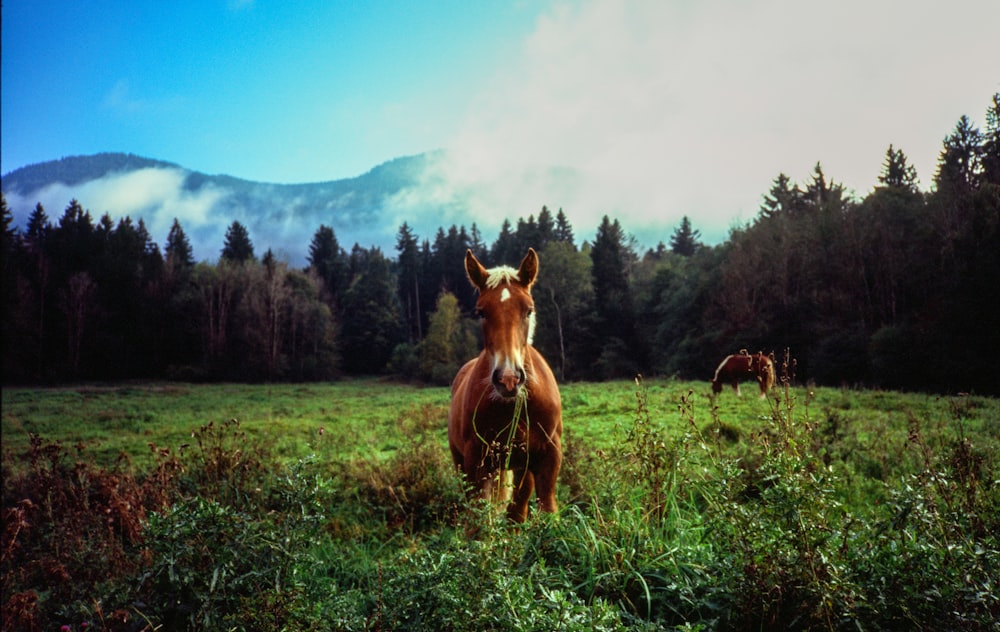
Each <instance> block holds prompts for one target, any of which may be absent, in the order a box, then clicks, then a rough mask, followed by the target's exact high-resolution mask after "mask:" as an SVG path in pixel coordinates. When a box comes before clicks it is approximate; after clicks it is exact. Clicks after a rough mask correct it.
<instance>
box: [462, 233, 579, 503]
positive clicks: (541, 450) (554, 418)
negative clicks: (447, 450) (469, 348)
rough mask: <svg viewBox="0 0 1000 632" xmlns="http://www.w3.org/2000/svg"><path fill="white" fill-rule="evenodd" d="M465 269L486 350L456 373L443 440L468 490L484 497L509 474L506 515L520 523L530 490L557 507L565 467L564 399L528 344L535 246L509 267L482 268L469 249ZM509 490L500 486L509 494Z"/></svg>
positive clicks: (540, 500)
mask: <svg viewBox="0 0 1000 632" xmlns="http://www.w3.org/2000/svg"><path fill="white" fill-rule="evenodd" d="M465 270H466V272H467V273H468V275H469V280H470V281H471V282H472V285H474V286H475V287H476V289H478V290H479V299H478V300H477V301H476V313H477V314H478V315H479V317H480V321H481V323H482V328H483V347H484V348H483V350H482V352H481V353H480V354H479V357H477V358H475V359H474V360H470V361H469V362H468V363H466V364H465V366H463V367H462V368H461V369H459V371H458V374H457V375H456V376H455V380H454V381H453V382H452V385H451V410H450V411H449V413H448V444H449V446H450V447H451V454H452V458H454V460H455V465H456V467H458V468H459V469H460V470H462V472H463V473H464V474H465V478H466V480H467V481H468V483H469V485H470V486H471V487H472V493H473V495H476V496H478V497H480V498H483V499H489V498H491V497H493V495H494V487H495V486H496V485H497V481H498V478H500V474H501V473H503V472H505V471H506V470H512V471H513V499H512V500H511V502H510V504H509V505H508V507H507V515H508V516H509V517H510V518H511V519H512V520H514V521H516V522H523V521H524V520H525V518H526V517H527V515H528V501H529V500H530V498H531V492H532V490H535V492H536V496H537V499H538V508H539V509H540V510H541V511H547V512H554V511H556V479H557V478H558V477H559V468H560V466H561V465H562V403H561V400H560V398H559V386H558V384H556V379H555V376H554V375H553V374H552V369H550V368H549V365H548V363H547V362H545V358H543V357H542V354H540V353H539V352H538V350H536V349H535V348H534V347H533V346H531V339H532V334H533V333H534V329H535V304H534V301H533V300H532V298H531V286H532V284H534V282H535V278H536V277H537V276H538V255H537V254H535V251H534V250H533V249H530V248H529V249H528V254H527V255H525V257H524V259H523V260H522V261H521V266H520V267H519V268H518V269H517V270H514V269H513V268H509V267H506V266H503V267H499V268H493V269H491V270H487V269H485V268H484V267H483V265H482V264H481V263H479V260H478V259H476V257H475V256H474V255H473V254H472V251H471V250H470V251H468V252H466V254H465ZM509 491H510V490H509V489H507V490H504V489H503V488H501V489H499V490H498V492H499V493H498V494H497V497H498V498H502V499H506V498H508V497H509V496H508V495H509Z"/></svg>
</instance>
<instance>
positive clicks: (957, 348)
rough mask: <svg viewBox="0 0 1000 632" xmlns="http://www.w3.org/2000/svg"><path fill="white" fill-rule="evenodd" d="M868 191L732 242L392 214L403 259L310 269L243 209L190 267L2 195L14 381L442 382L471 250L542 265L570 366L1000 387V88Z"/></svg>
mask: <svg viewBox="0 0 1000 632" xmlns="http://www.w3.org/2000/svg"><path fill="white" fill-rule="evenodd" d="M878 183H879V184H878V185H877V186H875V187H874V188H873V190H872V191H870V192H868V193H867V194H866V195H865V196H864V197H863V198H860V199H859V198H857V197H856V196H855V195H854V194H851V193H850V192H848V191H847V190H845V188H844V187H843V186H842V185H841V184H839V183H837V182H836V181H835V180H834V179H833V178H830V177H828V176H827V174H825V173H824V171H823V168H822V166H821V164H820V163H817V164H816V165H815V168H814V170H813V172H812V176H811V178H810V179H809V181H807V182H802V183H796V182H792V181H791V180H790V179H789V178H788V177H787V176H786V175H784V174H779V175H778V176H777V177H776V178H775V179H774V180H773V184H772V187H771V189H770V191H769V192H767V193H766V195H764V196H763V201H762V204H761V206H760V209H759V212H758V214H757V216H756V217H755V218H754V219H753V220H752V221H750V222H748V223H747V224H745V225H742V226H739V227H736V228H734V229H732V230H731V232H730V235H729V237H728V239H727V240H726V241H724V242H723V243H721V244H718V245H706V244H703V243H702V242H701V241H700V234H699V231H698V230H697V228H696V223H697V218H689V217H685V218H684V219H683V221H682V222H681V223H680V225H679V226H678V227H677V228H676V230H675V231H674V232H673V235H672V236H671V238H670V239H669V243H666V244H664V243H660V244H658V245H657V246H656V247H655V248H651V249H649V250H646V251H642V249H641V248H640V247H639V246H638V245H637V242H636V240H635V239H634V238H633V237H631V236H630V235H629V233H628V232H627V227H625V226H622V225H621V224H620V223H619V221H618V220H616V219H613V218H611V217H608V216H605V217H604V218H603V220H602V221H601V222H600V225H599V226H597V229H596V235H595V237H594V238H593V240H590V241H585V240H579V239H578V237H577V236H576V229H575V228H574V227H573V226H572V225H571V224H570V222H569V221H568V219H567V216H566V214H565V213H564V212H563V210H562V209H559V210H558V211H556V212H555V213H553V212H552V211H551V210H550V209H549V208H547V207H545V206H543V207H541V210H540V211H539V212H538V213H537V215H535V214H531V215H529V216H528V217H527V218H524V217H520V218H517V219H516V220H515V221H511V220H510V219H508V220H506V221H505V222H504V223H503V226H502V228H501V230H500V232H499V234H498V235H497V236H496V238H495V239H494V240H493V241H492V242H488V241H487V240H486V239H485V238H484V236H483V235H482V234H481V233H480V231H479V229H478V228H477V227H476V225H475V224H473V225H472V226H471V227H468V228H467V227H465V226H454V225H453V226H450V227H448V228H444V227H442V228H439V229H438V231H437V233H436V234H435V235H434V236H433V237H432V238H431V237H428V236H423V237H422V236H419V235H416V234H414V232H413V230H412V229H411V227H410V226H409V225H408V224H406V223H404V224H403V225H402V226H400V227H399V231H398V235H397V243H396V248H395V249H396V252H395V253H394V254H389V253H384V252H382V251H381V249H379V248H376V247H370V248H365V247H362V246H360V245H357V244H355V245H354V246H353V247H352V248H350V249H349V250H348V249H346V248H345V247H343V246H342V245H341V244H340V243H339V241H338V239H337V236H336V234H335V233H334V231H333V230H332V229H331V228H329V227H328V226H325V225H321V226H319V227H318V228H317V229H316V231H315V234H314V236H313V239H312V241H311V243H310V244H309V253H308V257H307V260H308V262H309V265H308V266H307V267H306V268H304V269H296V268H293V267H291V266H289V265H288V263H287V262H284V261H280V260H278V259H277V258H276V257H275V256H274V254H273V253H272V252H271V251H268V252H266V253H263V254H261V255H258V253H256V252H255V250H254V246H253V242H252V239H251V236H250V235H249V233H248V231H247V229H246V228H245V227H244V226H243V225H241V224H240V223H239V222H235V221H234V222H233V223H232V224H231V225H230V226H229V229H228V231H227V233H226V237H225V241H224V243H223V244H221V246H222V248H221V254H220V257H219V259H218V260H217V261H216V262H207V261H203V262H196V261H195V260H194V258H193V255H192V249H191V246H190V243H189V242H188V239H187V236H186V235H185V232H184V228H183V226H181V224H180V223H179V222H177V221H176V220H175V222H174V225H173V227H172V228H171V230H170V233H169V235H168V237H167V241H166V243H165V245H164V247H163V248H162V250H161V248H160V246H159V245H158V244H156V243H155V242H154V241H153V240H152V238H151V237H150V235H149V232H148V231H147V229H146V227H145V225H144V224H143V222H142V221H141V220H140V221H138V222H133V221H132V220H131V219H130V218H128V217H125V218H121V219H119V220H117V221H116V220H115V219H113V218H111V217H109V216H108V215H104V216H102V217H100V218H99V219H97V220H96V221H95V220H94V217H93V216H92V215H91V213H90V212H89V211H88V210H87V209H85V208H83V206H82V205H81V204H80V203H79V202H78V201H76V200H71V201H69V203H68V205H67V207H66V208H65V210H64V211H63V212H62V215H61V216H60V217H59V218H58V219H57V220H56V221H53V219H52V218H50V216H49V214H48V211H47V210H46V209H44V208H43V207H42V205H41V204H38V205H36V207H35V208H34V210H33V211H32V213H31V215H30V218H29V220H28V222H27V225H26V226H25V227H23V228H20V227H16V226H14V224H13V214H12V212H11V210H10V209H9V208H8V207H7V202H6V200H0V202H2V207H3V209H2V210H3V223H4V231H3V238H2V239H3V241H2V253H0V254H2V276H3V281H2V294H3V295H2V299H0V302H2V307H0V308H2V310H3V311H2V323H3V324H2V326H3V346H4V351H3V381H4V383H5V384H18V383H20V384H51V383H60V382H66V381H79V380H120V379H134V378H135V379H150V378H152V379H171V380H184V381H220V380H233V381H311V380H330V379H337V378H339V377H343V376H350V375H394V376H400V377H403V378H405V379H413V380H421V381H426V382H429V383H435V384H446V383H447V382H448V381H449V380H450V379H451V377H452V376H453V375H454V372H455V371H456V370H457V368H458V366H460V364H461V363H462V362H463V361H464V360H466V359H468V358H469V357H471V356H472V355H474V354H475V353H476V352H477V349H478V340H477V336H478V329H479V328H478V323H477V322H476V321H475V320H474V318H473V316H472V312H473V309H472V306H473V302H474V296H473V290H472V288H471V286H470V285H469V283H468V281H467V280H466V278H465V271H464V268H463V265H462V259H463V256H464V254H465V251H466V249H471V250H472V251H473V252H475V253H476V255H477V256H478V257H479V258H480V259H481V260H482V261H484V262H486V263H487V264H488V265H499V264H508V265H514V266H516V265H517V263H518V262H519V261H520V259H521V257H523V256H524V254H525V252H526V251H527V249H528V247H533V248H535V250H536V251H538V253H539V257H540V260H541V274H540V277H539V281H538V283H537V284H536V286H535V288H534V290H533V293H534V296H535V300H536V309H537V313H538V322H539V327H538V331H537V334H536V340H535V344H536V346H537V347H538V348H539V349H540V350H541V351H542V353H543V354H544V355H545V356H546V357H547V358H548V359H549V362H550V364H552V366H553V368H554V369H555V371H556V373H557V375H558V376H559V377H560V378H561V379H564V380H583V379H587V380H595V379H596V380H602V379H614V378H621V377H631V376H632V375H635V374H636V373H642V374H645V375H663V376H672V375H675V376H678V377H681V378H684V379H704V380H708V379H709V378H711V376H712V372H713V371H714V368H715V366H716V365H717V364H718V362H719V360H720V359H721V358H722V357H724V356H725V355H727V354H729V353H734V352H737V351H738V350H739V349H748V350H751V351H758V350H760V351H764V352H771V351H774V352H776V353H781V352H782V351H783V350H785V349H790V350H791V352H792V355H793V356H794V357H795V358H796V366H795V367H794V377H795V379H796V380H798V381H800V382H803V383H806V382H815V383H817V384H823V385H834V386H840V385H846V386H861V387H873V388H891V389H901V390H916V391H929V392H976V393H982V394H998V393H1000V370H998V369H997V368H996V366H997V365H996V363H997V359H998V358H1000V333H998V330H1000V326H998V325H1000V317H998V313H1000V298H998V293H1000V93H997V94H994V95H993V98H992V103H991V104H990V105H989V107H988V109H987V111H986V122H985V127H984V128H983V129H979V128H978V127H977V126H976V125H975V124H974V123H973V121H972V120H971V119H970V118H969V117H968V116H964V115H963V116H961V118H960V119H959V120H958V122H957V124H956V126H955V127H954V129H953V130H952V131H951V132H950V133H948V135H947V136H946V137H945V138H944V141H943V144H942V148H941V151H940V154H939V156H938V161H937V169H936V172H935V173H934V174H933V180H932V183H931V186H930V187H929V188H928V189H927V190H922V189H921V188H920V186H919V181H918V177H917V174H916V172H915V169H914V168H913V167H912V165H910V164H909V161H908V159H907V157H906V155H905V154H904V152H903V151H902V149H898V148H896V147H894V146H892V145H890V146H889V147H888V149H887V151H886V153H885V159H884V162H883V165H882V171H881V173H880V174H879V176H878Z"/></svg>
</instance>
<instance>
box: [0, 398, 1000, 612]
mask: <svg viewBox="0 0 1000 632" xmlns="http://www.w3.org/2000/svg"><path fill="white" fill-rule="evenodd" d="M561 390H562V398H563V407H564V427H565V434H564V452H565V460H564V467H563V471H562V475H561V477H560V487H559V502H560V504H561V506H562V511H561V512H560V514H559V515H558V517H557V518H556V519H555V520H552V519H546V517H544V516H543V517H535V518H533V519H531V520H529V522H528V523H527V524H526V525H524V526H522V527H520V528H516V529H515V528H512V527H511V526H510V525H507V524H506V523H505V522H504V521H502V520H497V519H496V518H495V517H494V512H492V511H486V510H481V509H478V508H476V507H470V506H469V505H468V503H467V502H466V501H465V500H464V497H463V494H462V489H461V482H460V480H459V479H458V477H457V476H456V475H455V473H454V471H453V468H452V466H451V464H450V457H449V455H448V452H447V437H446V417H447V407H448V396H449V391H448V389H447V388H428V387H419V386H413V385H406V384H399V383H395V382H391V381H385V380H377V379H364V380H346V381H341V382H336V383H330V384H275V385H240V384H208V385H195V384H181V383H128V384H119V385H77V386H67V387H60V388H45V389H36V388H4V389H3V392H2V398H3V399H2V404H3V417H2V434H3V473H4V477H3V478H4V499H3V500H4V524H5V530H4V541H3V551H4V558H3V575H4V582H3V585H4V594H3V608H4V613H3V614H4V620H5V621H17V622H20V625H22V627H27V628H30V627H31V626H33V625H37V626H39V627H41V628H42V629H49V628H52V629H57V628H59V627H60V626H61V625H69V626H70V628H71V629H82V625H81V624H82V622H86V623H87V627H88V629H114V630H118V629H120V630H147V629H148V630H153V629H160V628H162V629H261V630H280V629H332V630H373V629H376V630H393V629H408V630H411V629H412V630H421V629H426V630H440V629H450V630H481V629H495V630H522V629H539V630H542V629H545V630H550V629H581V630H582V629H587V630H591V629H608V630H616V629H637V630H638V629H641V630H648V629H687V630H691V629H702V630H711V629H729V630H732V629H736V630H740V629H762V628H766V629H778V628H780V629H841V628H844V629H899V628H900V627H903V628H907V627H909V628H912V627H914V626H916V627H919V626H921V625H923V626H924V629H936V628H935V626H939V627H938V628H937V629H970V630H979V629H990V626H991V625H992V624H993V622H994V621H995V620H996V618H997V617H998V616H1000V598H997V597H996V594H997V590H996V587H997V583H998V581H1000V580H998V569H1000V545H998V539H997V536H996V535H995V534H996V533H997V532H998V531H1000V517H998V514H1000V481H998V474H997V473H998V467H997V465H998V464H997V455H998V454H1000V400H998V399H994V398H986V397H978V396H974V395H953V396H937V395H928V394H907V393H897V392H884V391H859V390H847V389H830V388H816V389H809V388H806V387H801V386H793V387H789V388H787V389H786V388H784V387H781V388H778V389H776V390H775V391H772V393H771V396H770V397H769V398H767V399H763V400H762V399H758V398H757V397H756V392H755V389H753V388H749V387H748V388H745V389H744V390H743V397H741V398H736V397H735V396H734V395H733V393H732V392H731V391H729V390H727V391H725V392H723V393H722V394H721V395H720V396H718V397H717V398H714V399H713V398H710V397H709V389H708V384H707V383H706V382H683V381H677V380H670V379H649V380H645V381H643V382H640V383H636V382H632V381H618V382H607V383H570V384H564V385H562V386H561ZM233 419H237V420H239V423H238V424H236V423H233V422H232V421H231V420H233ZM33 437H37V438H33ZM151 445H152V446H155V447H156V450H153V449H151V448H150V446H151ZM122 454H125V455H126V456H127V457H128V458H127V459H126V460H125V461H124V463H125V465H124V466H123V461H122V460H121V459H120V455H122ZM470 529H471V532H475V533H476V534H477V535H476V536H475V537H473V538H471V539H470V538H469V537H468V534H469V533H470ZM927 621H938V622H939V623H938V624H934V625H930V627H927V624H926V622H927ZM15 627H16V626H15Z"/></svg>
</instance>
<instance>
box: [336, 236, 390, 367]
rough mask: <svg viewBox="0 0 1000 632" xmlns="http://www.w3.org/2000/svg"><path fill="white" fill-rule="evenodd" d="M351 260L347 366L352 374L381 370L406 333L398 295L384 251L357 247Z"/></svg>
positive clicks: (345, 326)
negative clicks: (364, 249)
mask: <svg viewBox="0 0 1000 632" xmlns="http://www.w3.org/2000/svg"><path fill="white" fill-rule="evenodd" d="M351 259H352V265H351V268H352V271H353V272H354V278H353V280H352V281H351V285H350V287H348V289H347V291H346V292H344V299H343V313H344V314H345V316H344V321H343V328H342V330H341V341H340V346H341V350H342V353H343V358H344V368H345V369H346V370H347V371H349V372H352V373H367V374H372V373H378V372H380V371H382V370H383V369H384V368H385V366H386V364H387V363H388V362H389V358H390V356H391V355H392V350H393V349H395V348H396V345H398V344H399V343H401V342H402V341H403V338H404V336H405V332H404V331H403V327H402V319H401V317H400V309H399V295H398V294H397V292H396V283H395V279H394V278H393V276H392V274H391V272H390V269H389V261H388V260H387V259H386V258H385V257H384V256H383V255H382V253H381V251H379V250H378V249H377V248H373V249H371V250H369V251H361V250H358V249H355V252H354V254H352V257H351Z"/></svg>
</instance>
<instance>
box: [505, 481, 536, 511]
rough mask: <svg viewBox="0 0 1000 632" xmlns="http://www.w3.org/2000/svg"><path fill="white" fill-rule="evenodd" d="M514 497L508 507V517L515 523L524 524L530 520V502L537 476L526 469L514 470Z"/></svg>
mask: <svg viewBox="0 0 1000 632" xmlns="http://www.w3.org/2000/svg"><path fill="white" fill-rule="evenodd" d="M513 485H514V497H513V499H512V500H511V501H510V504H509V505H507V517H508V518H510V519H511V520H512V521H514V522H524V521H525V520H527V518H528V502H529V501H530V500H531V492H532V491H534V489H535V475H534V474H532V473H531V471H530V470H528V469H526V468H517V469H515V470H514V480H513Z"/></svg>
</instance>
